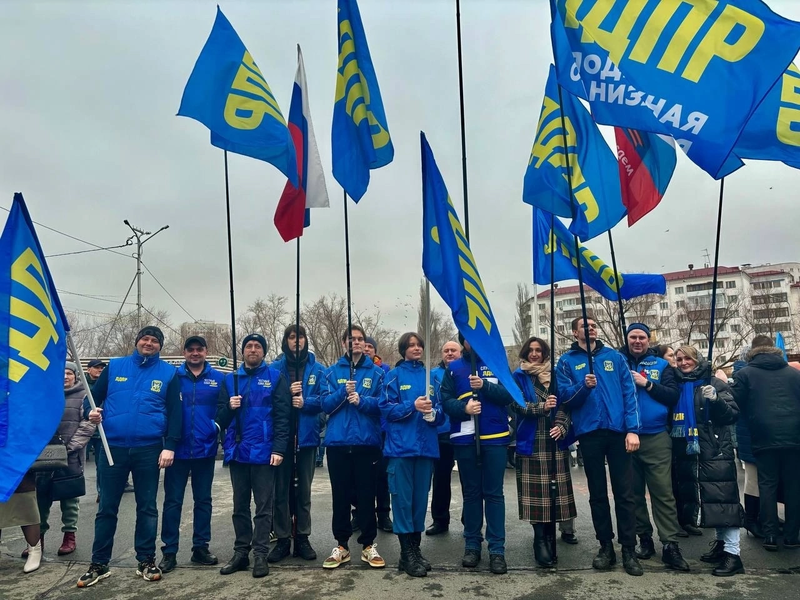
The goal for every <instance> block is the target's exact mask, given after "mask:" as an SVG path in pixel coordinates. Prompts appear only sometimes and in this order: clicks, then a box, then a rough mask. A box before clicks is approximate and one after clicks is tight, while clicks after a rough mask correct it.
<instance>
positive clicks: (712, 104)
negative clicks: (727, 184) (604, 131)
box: [551, 0, 800, 178]
mask: <svg viewBox="0 0 800 600" xmlns="http://www.w3.org/2000/svg"><path fill="white" fill-rule="evenodd" d="M553 1H555V2H556V7H555V8H556V11H557V12H556V15H555V18H554V23H553V31H552V36H553V50H554V53H555V55H556V62H557V64H558V65H559V80H560V82H561V84H562V85H563V86H564V87H565V88H567V89H569V90H570V91H571V92H572V93H574V94H577V95H578V96H579V97H581V98H583V99H585V100H588V101H589V104H590V105H591V108H592V114H593V115H594V117H595V119H596V120H597V121H598V122H599V123H604V124H607V125H617V126H620V127H630V128H633V129H639V130H643V131H650V132H653V133H661V134H664V135H669V136H671V137H674V138H675V140H676V141H677V143H678V145H679V146H681V148H682V149H683V150H684V151H685V152H686V154H687V155H688V156H689V158H690V159H691V160H692V161H693V162H694V163H696V164H697V165H698V166H699V167H700V168H702V169H703V170H704V171H706V172H707V173H709V174H710V175H712V176H713V177H715V178H719V177H723V176H725V175H727V174H729V173H731V172H732V171H734V170H735V169H736V168H738V167H739V166H741V165H742V163H741V161H740V160H739V159H738V158H737V157H736V156H731V151H732V150H733V147H734V145H735V144H736V140H737V138H738V137H739V135H740V133H741V132H742V130H743V129H744V127H745V125H746V123H747V121H748V120H749V119H750V117H751V116H752V115H753V113H754V112H755V110H756V108H757V107H758V105H759V103H760V102H761V101H762V99H763V98H764V96H766V94H767V93H768V92H769V90H770V89H771V88H772V86H773V85H774V84H775V82H776V81H777V80H778V79H779V78H780V76H781V74H782V73H783V71H784V70H785V69H786V68H787V66H788V65H789V63H791V61H792V60H793V59H794V57H795V55H796V54H797V51H798V48H800V23H796V22H794V21H790V20H788V19H784V18H782V17H780V16H779V15H777V14H775V13H773V12H772V11H771V10H770V9H769V7H767V6H766V5H765V4H764V3H763V2H761V1H759V0H695V1H694V2H677V1H675V2H672V1H670V2H663V1H660V0H630V1H628V0H551V2H553ZM559 28H561V29H562V30H561V31H559Z"/></svg>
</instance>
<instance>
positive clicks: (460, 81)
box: [456, 0, 481, 466]
mask: <svg viewBox="0 0 800 600" xmlns="http://www.w3.org/2000/svg"><path fill="white" fill-rule="evenodd" d="M456 43H457V46H458V102H459V109H460V114H461V186H462V193H463V194H464V234H465V235H466V236H467V242H469V192H468V186H467V128H466V124H465V119H464V68H463V60H462V52H461V0H456ZM462 335H463V332H462ZM464 339H466V336H465V337H464ZM469 354H470V369H471V372H472V374H473V375H477V374H478V365H477V361H476V360H475V351H474V350H471V351H470V353H469ZM472 399H473V400H475V401H476V402H478V393H477V392H476V391H474V390H473V391H472ZM472 426H473V428H474V429H475V453H476V454H475V456H476V460H477V463H478V465H479V466H480V464H481V432H480V418H479V417H478V415H472Z"/></svg>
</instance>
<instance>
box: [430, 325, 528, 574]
mask: <svg viewBox="0 0 800 600" xmlns="http://www.w3.org/2000/svg"><path fill="white" fill-rule="evenodd" d="M458 341H459V342H460V343H461V345H462V347H463V348H464V350H463V353H462V356H461V358H460V359H458V360H454V361H453V362H451V363H450V364H449V365H448V367H447V369H446V371H445V374H444V379H442V385H441V387H440V388H439V393H440V395H441V401H442V406H443V407H444V411H445V413H447V415H448V416H449V417H450V441H451V443H452V444H453V454H454V455H455V458H456V461H457V462H458V474H459V477H460V479H461V494H462V496H463V498H464V558H463V559H462V560H461V564H462V565H463V566H464V567H468V568H474V567H477V566H478V563H479V562H480V560H481V544H482V542H483V537H482V536H481V527H482V525H483V518H484V514H485V516H486V543H487V544H488V546H489V570H490V571H491V572H492V573H495V574H498V575H499V574H502V573H506V572H507V571H508V567H507V565H506V559H505V542H506V524H505V519H506V506H505V498H504V496H503V477H504V476H505V469H506V460H507V455H506V451H507V448H508V442H509V439H510V437H511V431H510V429H509V427H508V410H507V406H508V405H509V404H511V403H512V402H513V401H514V399H513V398H512V397H511V394H509V393H508V391H507V390H506V389H505V388H504V387H503V386H502V385H501V384H500V383H499V382H498V381H497V378H496V377H495V376H494V373H492V372H491V371H490V370H489V368H488V367H487V366H486V365H485V364H484V362H483V361H482V360H481V357H480V356H478V355H477V353H475V351H474V350H473V349H472V347H471V346H470V344H469V342H468V341H467V340H465V339H464V336H463V335H461V333H460V332H459V334H458ZM473 355H474V359H475V366H476V369H477V375H473V374H472V358H473ZM475 415H477V418H478V419H479V430H480V445H481V457H480V458H481V460H480V461H479V460H478V453H477V449H476V447H475V426H474V424H473V423H474V421H473V417H474V416H475Z"/></svg>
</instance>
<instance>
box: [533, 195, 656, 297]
mask: <svg viewBox="0 0 800 600" xmlns="http://www.w3.org/2000/svg"><path fill="white" fill-rule="evenodd" d="M552 220H553V227H551V223H550V221H551V215H550V214H549V213H546V212H544V211H542V210H539V209H533V282H534V283H535V284H537V285H549V284H550V259H551V252H552V250H553V248H555V253H556V254H555V259H554V260H553V263H554V264H553V280H554V281H566V280H570V279H578V268H577V264H578V262H577V260H576V259H575V238H574V237H573V236H572V234H571V233H570V232H569V231H568V230H567V228H566V227H565V226H564V224H563V223H562V222H561V221H560V220H559V219H558V218H557V217H556V218H553V219H552ZM580 254H581V275H582V277H583V283H584V284H585V285H587V286H589V287H591V288H592V289H593V290H595V291H596V292H598V293H599V294H600V295H601V296H603V298H606V299H608V300H612V301H615V302H616V300H617V287H616V285H617V284H616V282H615V278H614V269H613V268H612V267H611V266H609V265H607V264H606V263H604V262H603V261H602V260H601V259H600V258H599V257H598V256H597V255H596V254H595V253H594V252H592V251H591V250H589V249H588V248H587V247H586V246H583V245H581V246H580ZM666 291H667V281H666V279H664V276H663V275H648V274H641V273H635V274H622V273H620V274H619V295H620V296H622V299H623V300H630V299H631V298H636V297H637V296H644V295H646V294H664V293H666Z"/></svg>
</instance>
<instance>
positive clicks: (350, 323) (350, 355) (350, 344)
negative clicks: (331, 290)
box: [342, 188, 355, 381]
mask: <svg viewBox="0 0 800 600" xmlns="http://www.w3.org/2000/svg"><path fill="white" fill-rule="evenodd" d="M342 192H344V262H345V274H346V279H347V352H348V354H347V356H348V358H349V359H350V380H351V381H352V380H353V377H354V370H355V367H354V365H353V340H352V339H351V333H352V329H353V306H352V301H351V295H350V223H349V220H348V217H347V190H345V189H344V188H342Z"/></svg>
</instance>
